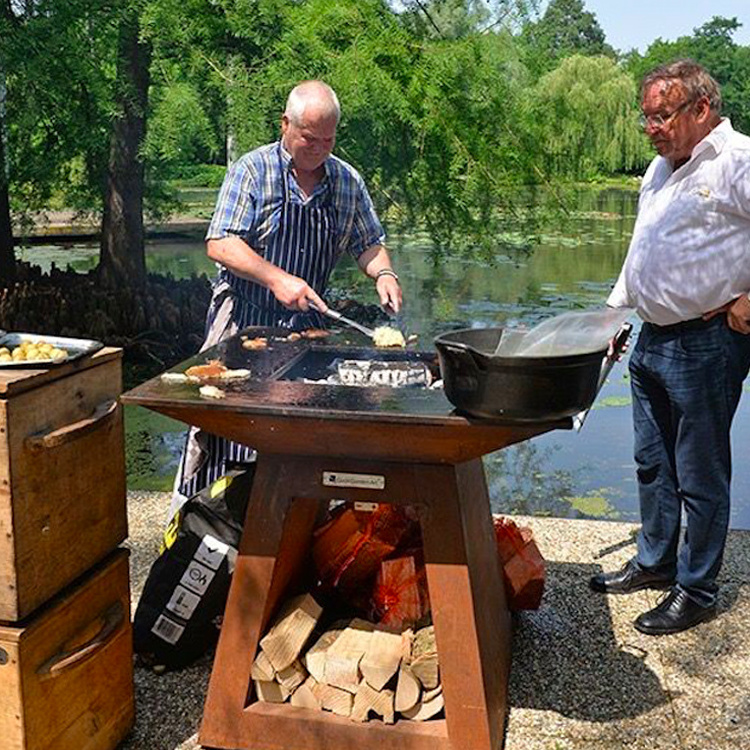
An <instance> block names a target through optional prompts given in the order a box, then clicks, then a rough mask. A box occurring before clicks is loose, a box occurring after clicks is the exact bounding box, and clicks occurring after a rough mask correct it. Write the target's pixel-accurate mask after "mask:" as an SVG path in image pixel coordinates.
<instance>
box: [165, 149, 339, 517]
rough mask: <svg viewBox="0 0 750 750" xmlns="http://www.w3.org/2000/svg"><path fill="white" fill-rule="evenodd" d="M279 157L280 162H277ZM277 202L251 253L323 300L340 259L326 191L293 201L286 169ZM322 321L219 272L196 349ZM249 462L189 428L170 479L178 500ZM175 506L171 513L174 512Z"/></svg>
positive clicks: (244, 454) (237, 449)
mask: <svg viewBox="0 0 750 750" xmlns="http://www.w3.org/2000/svg"><path fill="white" fill-rule="evenodd" d="M279 158H281V157H279ZM281 174H282V184H283V188H282V190H283V202H282V206H281V215H280V216H279V224H278V227H277V228H276V231H275V232H273V233H272V234H271V236H270V237H269V240H268V244H267V246H266V248H264V249H258V248H254V249H255V250H256V252H258V253H259V254H260V255H262V257H263V258H265V259H266V260H267V261H269V262H270V263H273V264H274V265H275V266H278V267H279V268H281V269H282V270H284V271H287V272H288V273H290V274H293V275H294V276H298V277H300V278H302V279H304V280H305V281H307V283H308V284H309V285H310V286H311V287H312V288H313V289H314V290H315V291H316V292H317V293H318V294H319V295H321V296H322V295H323V293H324V291H325V289H326V286H327V284H328V279H329V277H330V275H331V272H332V271H333V268H334V266H335V265H336V261H337V260H338V257H339V255H340V250H339V248H338V242H337V232H336V214H335V211H334V209H333V206H332V205H331V190H330V188H328V189H327V191H326V194H325V196H324V198H323V199H322V201H321V202H319V203H318V204H317V205H315V206H313V205H311V202H310V201H309V200H308V201H307V202H305V203H299V202H296V201H293V200H292V199H291V195H290V188H289V184H288V183H289V180H290V179H293V178H292V176H291V175H290V174H289V171H288V170H283V169H282V171H281ZM322 325H323V319H322V317H321V316H320V315H319V314H318V313H316V312H310V313H302V312H299V311H294V310H287V309H286V308H285V307H284V306H283V305H282V304H281V303H279V302H278V301H277V300H276V298H275V297H274V295H273V293H272V292H271V291H270V290H269V289H266V288H265V287H263V286H261V285H260V284H256V283H254V282H252V281H249V280H247V279H242V278H240V277H239V276H236V275H235V274H233V273H232V272H231V271H229V270H228V269H226V268H221V270H220V271H219V275H218V277H217V280H216V283H215V284H214V290H213V297H212V299H211V304H210V305H209V309H208V315H207V317H206V340H205V342H204V344H203V347H202V350H203V349H207V348H209V347H210V346H213V345H214V344H216V343H218V342H219V341H222V340H223V339H226V338H228V337H229V336H232V335H234V334H235V333H237V331H239V330H241V329H243V328H246V327H247V326H279V327H282V328H290V329H295V330H303V329H305V328H319V327H322ZM254 460H255V451H254V450H253V449H252V448H250V447H248V446H246V445H242V444H240V443H234V442H231V441H229V440H226V439H224V438H221V437H218V436H216V435H211V434H209V433H204V432H202V431H200V430H197V429H195V428H193V429H191V430H190V433H189V434H188V439H187V443H186V445H185V450H184V452H183V455H182V459H181V461H180V467H179V469H178V472H177V478H176V480H175V489H176V491H177V493H178V494H179V495H180V496H182V498H176V501H177V504H179V502H180V500H184V499H185V498H188V497H191V496H192V495H194V494H195V493H196V492H199V491H200V490H201V489H203V488H204V487H206V486H208V485H209V484H211V483H212V482H214V481H216V479H218V478H219V477H220V476H222V475H224V474H226V472H227V471H228V470H229V469H231V468H233V467H234V466H236V464H242V463H249V462H251V461H254ZM176 509H177V508H176V507H175V501H173V508H172V509H171V511H174V510H176Z"/></svg>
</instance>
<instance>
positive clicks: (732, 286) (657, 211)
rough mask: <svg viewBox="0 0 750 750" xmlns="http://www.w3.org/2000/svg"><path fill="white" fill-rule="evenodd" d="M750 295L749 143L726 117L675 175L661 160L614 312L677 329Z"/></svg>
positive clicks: (644, 194)
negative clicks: (630, 310)
mask: <svg viewBox="0 0 750 750" xmlns="http://www.w3.org/2000/svg"><path fill="white" fill-rule="evenodd" d="M748 291H750V138H749V137H748V136H745V135H742V133H738V132H737V131H736V130H734V129H733V128H732V125H731V123H730V122H729V120H728V119H726V118H723V119H722V120H721V122H720V123H719V125H717V126H716V127H715V128H714V129H713V130H712V131H711V132H710V133H709V134H708V135H707V136H706V137H705V138H704V139H703V140H702V141H701V142H700V143H698V144H697V145H696V146H695V148H694V149H693V152H692V154H691V156H690V160H689V161H687V162H686V163H685V164H683V165H682V166H681V167H680V168H679V169H676V170H673V169H672V166H671V164H670V162H669V161H668V160H667V159H665V158H663V157H661V156H657V157H656V158H655V159H654V160H653V161H652V162H651V164H650V165H649V167H648V170H647V171H646V174H645V176H644V178H643V184H642V185H641V192H640V197H639V200H638V216H637V218H636V222H635V227H634V229H633V237H632V239H631V241H630V247H629V249H628V254H627V257H626V258H625V263H624V264H623V267H622V271H621V272H620V277H619V278H618V279H617V283H616V284H615V286H614V288H613V289H612V293H611V294H610V296H609V299H608V300H607V304H608V305H609V306H610V307H634V308H635V309H636V310H637V311H638V314H639V315H640V316H641V318H643V320H645V321H647V322H649V323H655V324H657V325H671V324H672V323H677V322H679V321H682V320H691V319H692V318H699V317H700V316H701V315H702V314H703V313H705V312H708V311H709V310H714V309H716V308H717V307H721V305H723V304H725V303H726V302H729V301H730V300H732V299H734V298H736V297H739V296H740V295H741V294H747V293H748Z"/></svg>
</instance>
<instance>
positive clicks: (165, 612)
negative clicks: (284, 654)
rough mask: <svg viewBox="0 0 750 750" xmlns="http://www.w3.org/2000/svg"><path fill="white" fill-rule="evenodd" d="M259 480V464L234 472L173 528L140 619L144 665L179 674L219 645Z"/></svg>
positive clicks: (190, 504) (138, 647) (136, 622)
mask: <svg viewBox="0 0 750 750" xmlns="http://www.w3.org/2000/svg"><path fill="white" fill-rule="evenodd" d="M254 473H255V465H254V464H250V465H248V466H247V468H246V469H244V470H242V471H231V472H229V473H227V474H226V475H225V476H223V477H221V478H220V479H217V480H216V481H215V482H214V483H213V484H212V485H210V486H209V487H206V488H205V489H204V490H201V492H199V493H197V494H196V495H194V496H193V497H191V498H190V499H189V500H187V502H186V503H185V504H184V505H183V506H182V508H180V510H179V511H178V512H177V513H176V514H175V516H174V518H173V519H172V520H171V522H170V523H169V526H168V527H167V530H166V531H165V533H164V540H163V542H162V547H161V550H160V553H159V557H158V558H157V560H156V562H154V564H153V565H152V566H151V570H150V571H149V574H148V578H147V579H146V583H145V585H144V587H143V593H142V594H141V597H140V600H139V601H138V606H137V608H136V611H135V617H134V619H133V648H134V651H135V653H136V654H138V656H139V657H140V659H141V661H142V662H144V663H145V664H148V665H149V666H154V667H156V666H163V667H166V668H167V669H179V668H180V667H184V666H187V665H188V664H190V663H191V662H193V661H195V660H196V659H197V658H198V657H200V656H201V655H203V654H204V653H205V652H206V651H207V650H208V649H209V648H210V647H211V646H213V645H214V643H215V642H216V640H217V638H218V634H219V628H220V627H221V619H222V616H223V614H224V606H225V604H226V600H227V595H228V593H229V583H230V581H231V577H232V572H233V571H234V564H235V560H236V558H237V548H238V547H239V541H240V536H241V534H242V523H243V521H244V518H245V511H246V509H247V501H248V498H249V496H250V488H251V486H252V482H253V475H254Z"/></svg>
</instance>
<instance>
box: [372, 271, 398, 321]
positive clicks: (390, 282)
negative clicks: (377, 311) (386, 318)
mask: <svg viewBox="0 0 750 750" xmlns="http://www.w3.org/2000/svg"><path fill="white" fill-rule="evenodd" d="M375 289H377V292H378V297H380V304H381V306H382V307H383V309H384V310H387V311H389V312H392V313H393V314H394V315H395V314H396V313H397V312H398V311H399V310H400V309H401V304H402V302H403V298H402V295H401V287H400V286H399V283H398V281H396V279H394V278H393V276H386V275H383V276H380V277H379V278H378V280H377V281H376V282H375Z"/></svg>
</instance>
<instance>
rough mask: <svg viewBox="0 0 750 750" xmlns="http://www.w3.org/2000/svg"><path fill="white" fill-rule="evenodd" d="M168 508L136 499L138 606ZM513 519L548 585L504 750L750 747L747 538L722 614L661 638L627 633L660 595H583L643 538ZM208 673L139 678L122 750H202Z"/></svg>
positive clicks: (518, 649)
mask: <svg viewBox="0 0 750 750" xmlns="http://www.w3.org/2000/svg"><path fill="white" fill-rule="evenodd" d="M168 505H169V498H168V495H166V494H164V493H143V492H131V493H129V496H128V507H129V517H130V540H129V544H128V546H129V547H130V549H131V561H130V563H131V584H132V598H133V606H135V602H136V601H137V598H138V595H139V594H140V591H141V588H142V586H143V581H144V579H145V577H146V574H147V572H148V569H149V566H150V565H151V562H152V561H153V560H154V558H155V557H156V555H157V550H158V545H159V540H160V538H161V533H162V529H163V526H164V523H165V521H166V511H167V507H168ZM517 520H519V522H522V523H527V524H528V525H530V526H532V528H533V529H534V531H535V534H536V537H537V541H538V544H539V547H540V549H541V551H542V553H543V554H544V556H545V558H546V560H547V587H546V591H545V596H544V600H543V603H542V606H541V608H540V609H539V610H537V611H534V612H524V613H521V614H519V615H518V616H517V617H516V627H515V635H514V640H513V667H512V672H511V679H510V696H509V703H510V713H509V716H508V725H507V734H506V742H505V750H624V748H625V747H628V748H629V749H631V750H641V749H642V750H709V749H710V750H741V749H744V748H750V639H749V638H748V631H749V629H750V625H749V623H750V587H749V586H748V581H750V532H745V531H735V532H731V533H730V538H729V543H728V546H727V551H726V556H725V562H724V568H723V570H722V575H721V584H722V589H721V594H720V600H719V616H718V617H717V618H715V619H714V620H713V621H711V622H708V623H705V624H703V625H701V626H699V627H697V628H694V629H693V630H691V631H688V632H686V633H681V634H678V635H673V636H664V637H661V638H654V637H649V636H646V635H642V634H641V633H638V632H637V631H636V630H634V629H633V627H632V621H633V619H634V618H635V617H636V616H637V615H638V614H639V613H640V612H642V611H644V610H645V609H648V608H650V607H651V606H653V605H654V604H655V602H656V598H657V592H650V591H647V592H639V593H637V594H634V595H632V596H625V597H606V596H601V595H597V594H594V593H591V592H590V591H589V589H588V586H587V581H588V578H589V577H590V576H591V575H593V574H594V573H595V572H598V571H599V570H601V569H605V570H611V569H614V568H615V567H619V566H620V565H621V564H622V563H623V562H624V561H625V560H626V559H628V558H629V557H630V556H632V554H633V553H634V550H635V546H634V536H635V531H636V529H637V527H636V526H633V525H631V524H621V523H612V522H606V521H603V522H598V521H574V520H563V519H550V518H530V519H523V518H521V519H517ZM210 669H211V655H208V656H206V657H204V658H203V659H201V660H200V661H199V662H198V663H196V664H195V665H193V666H192V667H190V668H189V669H185V670H182V671H180V672H173V673H167V674H164V675H161V676H157V675H155V674H153V673H152V672H150V671H149V670H146V669H143V668H137V669H136V672H135V689H136V709H137V718H136V724H135V727H134V729H133V731H132V733H131V734H130V736H129V737H128V739H127V740H126V741H125V742H124V743H122V744H121V745H120V749H119V750H194V749H196V748H198V747H199V745H198V744H197V735H196V732H197V730H198V726H199V723H200V718H201V714H202V710H203V701H204V698H205V694H206V689H207V685H208V677H209V672H210ZM290 750H294V749H292V748H290ZM332 750H333V749H332Z"/></svg>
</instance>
